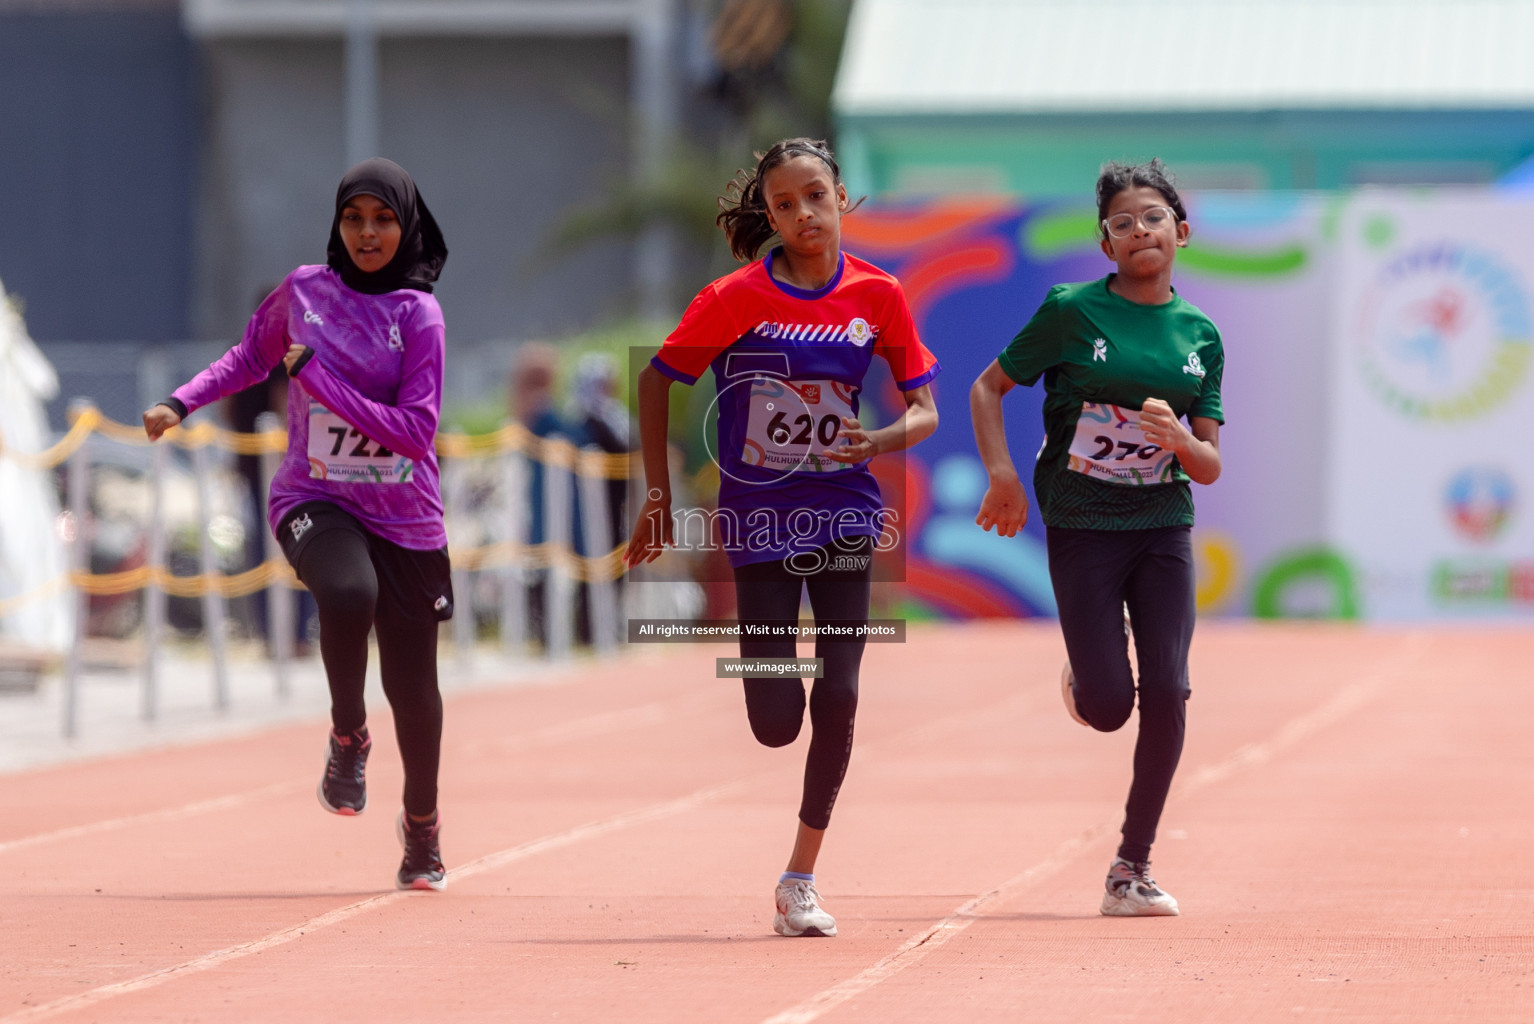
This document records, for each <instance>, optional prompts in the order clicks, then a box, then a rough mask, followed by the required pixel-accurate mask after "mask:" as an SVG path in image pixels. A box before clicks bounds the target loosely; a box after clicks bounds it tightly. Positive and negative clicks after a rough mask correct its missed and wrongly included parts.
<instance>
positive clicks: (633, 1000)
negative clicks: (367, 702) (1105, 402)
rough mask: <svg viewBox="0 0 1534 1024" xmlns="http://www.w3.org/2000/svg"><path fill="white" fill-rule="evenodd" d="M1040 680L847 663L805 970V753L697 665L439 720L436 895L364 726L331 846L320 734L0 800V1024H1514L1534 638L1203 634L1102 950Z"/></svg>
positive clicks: (1071, 742)
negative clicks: (1149, 880)
mask: <svg viewBox="0 0 1534 1024" xmlns="http://www.w3.org/2000/svg"><path fill="white" fill-rule="evenodd" d="M1061 652H1062V646H1061V643H1060V641H1059V639H1058V636H1057V634H1056V632H1055V630H1054V629H1053V628H1052V627H1051V626H1049V625H1037V624H1036V625H1019V624H992V625H977V626H969V627H953V628H932V629H914V630H913V631H912V635H911V638H910V642H909V643H907V644H905V645H900V646H897V645H876V646H870V647H869V649H868V656H867V658H866V660H865V665H864V676H863V699H862V705H861V708H860V710H859V723H858V747H857V750H856V751H855V754H854V759H853V765H852V769H851V772H850V773H849V776H848V780H847V783H846V786H845V787H844V789H843V791H842V796H841V800H840V804H839V806H838V808H837V814H836V818H835V820H834V822H833V824H832V830H831V832H830V834H829V836H828V837H827V842H826V847H825V851H824V853H823V854H822V857H821V863H820V866H819V870H818V875H819V878H820V887H821V890H822V892H823V893H824V894H825V896H826V899H827V906H828V908H829V909H830V910H831V911H832V912H833V913H834V914H836V916H837V919H838V923H839V926H840V929H841V935H840V937H838V938H835V939H829V940H813V939H798V940H791V939H783V938H779V937H777V936H775V935H773V934H772V932H771V905H770V894H771V890H772V886H773V884H774V882H775V881H776V877H777V873H778V871H779V870H780V869H781V868H782V865H783V861H784V860H785V858H786V856H787V852H788V846H789V844H790V842H791V839H792V835H793V828H794V817H793V816H794V810H795V808H796V807H797V803H798V795H797V794H798V789H799V775H800V771H801V769H802V766H803V759H804V743H805V737H801V738H800V740H799V742H798V743H796V744H795V745H794V746H793V747H791V748H788V749H786V750H767V749H764V748H761V747H759V746H757V745H756V744H755V743H754V742H753V741H752V740H751V737H750V732H749V730H748V728H747V726H746V722H745V713H744V708H743V706H742V702H741V698H740V696H739V690H738V683H735V682H733V681H727V680H715V679H714V678H713V659H714V658H715V657H717V656H724V655H728V654H730V653H732V652H731V651H730V649H729V648H728V647H724V646H704V647H688V648H671V649H667V650H665V651H663V652H661V653H658V654H655V655H654V656H646V657H634V658H631V659H629V660H625V661H621V662H616V663H610V664H606V665H601V666H595V665H594V666H593V667H592V669H591V670H590V671H589V672H588V673H586V674H584V675H581V676H579V677H577V678H576V679H574V680H573V681H566V682H562V683H560V684H558V685H554V686H547V687H521V688H516V689H505V690H498V691H492V692H483V693H478V694H474V695H469V696H461V697H458V698H456V699H454V700H453V701H451V702H450V703H449V706H448V718H447V737H446V743H445V749H446V760H445V764H444V770H443V786H442V791H443V811H444V816H445V824H444V831H443V838H444V853H445V854H446V858H447V861H448V864H449V866H450V868H452V869H453V874H452V875H451V876H450V880H449V886H448V890H447V892H446V893H442V894H434V893H395V892H394V891H393V889H392V882H393V872H394V869H395V867H396V866H397V864H398V857H399V853H398V849H397V847H396V845H395V840H394V837H393V815H394V813H395V810H396V806H395V800H396V798H397V797H396V794H397V793H398V792H399V785H400V774H399V765H398V757H397V755H396V753H395V750H394V748H393V745H392V742H391V740H390V736H389V729H388V728H387V727H386V723H385V721H384V719H383V713H382V709H378V712H377V713H375V718H374V723H373V735H374V737H375V744H374V753H373V759H372V762H371V764H370V766H369V768H370V780H369V781H370V789H371V793H372V798H373V803H372V805H371V809H370V810H369V812H368V813H367V814H366V815H364V816H362V817H360V818H338V817H333V816H331V815H327V814H325V813H323V812H322V811H321V810H320V808H319V806H318V804H317V803H316V801H315V799H314V795H313V788H314V786H315V783H316V781H317V779H318V774H319V767H320V759H321V751H322V747H323V736H324V726H323V724H320V723H315V724H311V725H308V726H305V727H302V728H295V727H284V728H281V729H277V730H274V731H269V732H266V733H262V734H260V735H257V736H252V737H248V738H242V739H238V740H232V741H230V740H226V741H221V742H217V743H211V744H204V745H200V746H196V747H187V748H180V749H174V750H166V751H160V752H156V753H152V754H139V755H134V756H131V757H123V758H118V759H112V760H105V761H97V762H92V763H87V764H76V765H71V766H66V767H62V768H55V769H49V770H45V771H35V772H30V773H24V774H19V775H14V776H10V777H8V778H6V780H5V783H6V794H7V796H6V803H5V807H6V813H5V815H4V816H3V819H0V878H3V881H0V893H3V896H0V935H3V947H0V948H3V951H4V956H3V958H0V1021H3V1022H11V1021H21V1020H60V1021H147V1020H157V1021H158V1020H176V1021H246V1020H249V1021H302V1020H313V1019H319V1018H321V1016H322V1015H323V1016H324V1017H325V1018H326V1019H344V1020H357V1021H367V1022H369V1024H389V1022H396V1021H424V1020H440V1021H459V1020H487V1021H490V1020H493V1021H510V1020H543V1019H554V1018H558V1019H561V1020H574V1021H609V1020H625V1021H627V1020H641V1021H767V1020H772V1021H776V1022H787V1021H812V1020H825V1021H828V1022H831V1021H854V1020H855V1021H881V1022H882V1021H927V1020H966V1021H968V1020H997V1021H1001V1020H1023V1019H1026V1020H1028V1021H1031V1022H1032V1021H1069V1022H1072V1024H1079V1022H1097V1021H1118V1020H1123V1021H1131V1020H1132V1021H1136V1022H1155V1021H1168V1022H1171V1021H1176V1022H1180V1024H1182V1022H1193V1021H1218V1022H1221V1024H1225V1022H1233V1021H1292V1020H1333V1021H1391V1022H1395V1021H1433V1022H1443V1021H1475V1022H1484V1021H1528V1020H1534V966H1531V965H1534V938H1531V935H1534V882H1531V877H1534V875H1531V872H1530V867H1529V865H1530V863H1531V858H1530V855H1529V852H1530V851H1531V850H1534V820H1531V815H1530V813H1529V794H1530V793H1531V792H1534V749H1531V741H1530V739H1529V737H1530V724H1531V723H1534V685H1531V682H1534V680H1531V676H1530V666H1531V665H1534V637H1531V635H1530V634H1529V633H1528V632H1527V631H1524V632H1518V631H1513V630H1504V631H1471V630H1455V631H1440V632H1423V631H1413V632H1407V631H1398V632H1389V631H1373V630H1353V629H1345V628H1335V627H1308V628H1307V627H1295V626H1275V627H1261V626H1242V625H1225V624H1205V625H1203V626H1201V627H1200V632H1199V636H1198V639H1197V640H1196V641H1195V645H1194V665H1193V687H1194V697H1193V702H1192V704H1191V705H1190V708H1189V716H1188V720H1189V738H1188V745H1187V749H1186V752H1185V754H1184V758H1183V768H1182V771H1181V773H1180V775H1179V782H1178V788H1177V790H1176V791H1175V792H1174V795H1173V797H1172V800H1171V803H1170V805H1169V807H1168V809H1167V814H1166V817H1165V819H1164V821H1163V833H1162V839H1161V841H1160V842H1159V844H1158V846H1157V849H1156V851H1155V864H1156V875H1157V878H1158V879H1159V880H1160V881H1161V882H1162V884H1163V885H1165V886H1166V888H1167V889H1168V890H1170V891H1171V892H1173V893H1175V894H1176V895H1177V897H1178V899H1179V900H1180V901H1181V903H1182V907H1183V916H1182V917H1181V918H1175V919H1152V920H1110V919H1107V918H1103V917H1100V916H1098V914H1097V902H1098V898H1099V893H1100V885H1101V879H1102V875H1103V873H1104V870H1105V869H1106V867H1107V863H1108V860H1109V859H1110V857H1111V855H1112V852H1113V849H1114V846H1115V845H1116V839H1117V836H1116V829H1117V827H1118V822H1119V813H1120V808H1121V805H1122V801H1123V797H1124V794H1125V791H1126V788H1127V784H1128V773H1129V756H1130V748H1131V745H1132V742H1133V735H1132V729H1126V730H1124V731H1122V732H1120V733H1117V734H1114V735H1111V736H1104V735H1099V734H1096V733H1093V732H1090V731H1088V730H1086V729H1083V728H1081V727H1080V726H1077V725H1075V724H1074V723H1072V722H1071V721H1070V720H1069V719H1067V718H1066V716H1065V714H1064V712H1063V710H1061V708H1060V707H1059V700H1058V697H1057V695H1056V683H1055V680H1056V678H1057V672H1058V666H1059V664H1060V660H1061ZM646 653H647V654H648V653H651V652H646Z"/></svg>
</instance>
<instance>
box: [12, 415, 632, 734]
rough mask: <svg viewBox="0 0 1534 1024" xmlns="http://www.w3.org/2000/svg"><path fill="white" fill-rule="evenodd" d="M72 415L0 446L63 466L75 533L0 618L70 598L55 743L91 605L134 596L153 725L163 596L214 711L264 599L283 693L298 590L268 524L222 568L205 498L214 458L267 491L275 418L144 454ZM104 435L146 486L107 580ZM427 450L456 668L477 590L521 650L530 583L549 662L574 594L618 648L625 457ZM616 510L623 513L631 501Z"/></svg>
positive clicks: (451, 443) (539, 442)
mask: <svg viewBox="0 0 1534 1024" xmlns="http://www.w3.org/2000/svg"><path fill="white" fill-rule="evenodd" d="M68 419H69V429H68V431H67V432H66V433H65V434H64V436H63V437H62V438H61V439H60V440H59V441H58V442H57V443H56V444H54V445H53V446H52V447H51V448H49V449H47V450H46V451H42V452H35V453H25V452H18V451H14V450H9V449H6V448H5V447H4V445H3V439H0V458H8V459H12V460H15V461H17V462H18V463H20V464H21V465H23V466H25V467H30V468H33V469H37V470H51V471H55V472H57V471H58V470H59V469H60V468H62V470H63V492H64V505H65V508H66V510H67V512H66V514H67V517H68V521H69V522H70V523H71V524H72V525H73V538H72V543H71V545H70V563H69V570H68V571H67V572H66V573H63V574H61V575H60V576H59V577H57V578H56V579H53V580H49V581H47V582H46V583H44V584H42V585H41V586H37V587H34V588H33V589H32V590H31V591H29V592H27V593H24V594H18V595H15V596H12V597H9V598H4V599H0V618H3V617H4V616H6V615H7V614H10V613H11V612H12V611H14V610H16V609H17V608H19V607H21V606H23V605H25V604H27V603H28V602H34V601H40V600H45V599H48V598H50V597H56V596H57V595H59V594H61V593H65V592H68V593H71V595H72V600H73V603H74V640H73V642H72V643H71V644H70V649H69V653H68V655H67V658H66V661H65V665H64V701H63V723H62V728H63V731H64V734H65V735H66V736H73V735H75V734H76V732H77V730H78V727H79V701H80V681H81V677H82V672H83V663H82V659H83V651H84V640H85V639H86V631H87V628H88V623H89V601H90V599H91V598H92V597H93V596H97V597H100V596H105V595H124V594H131V593H134V592H142V601H143V623H142V632H143V651H144V657H143V665H142V668H143V683H142V686H143V690H142V694H143V701H142V710H143V715H144V717H145V718H149V719H152V718H154V717H155V715H156V713H157V708H158V700H159V697H158V693H159V679H160V669H161V660H162V646H163V638H164V635H165V632H166V608H167V601H168V599H170V598H173V597H182V598H196V599H198V600H199V601H200V603H201V612H202V616H201V617H202V622H203V629H204V634H205V637H206V641H207V643H208V646H209V650H210V654H211V657H212V663H213V702H214V705H215V707H217V708H219V709H223V708H226V707H227V705H228V702H229V680H228V652H227V648H226V635H227V622H228V614H227V609H226V605H227V602H228V601H229V600H231V599H233V598H237V597H241V596H244V595H253V594H257V593H263V592H264V595H265V602H266V615H267V623H268V632H269V638H270V644H269V653H270V657H271V665H272V672H273V679H274V684H275V687H276V692H277V694H278V695H279V696H280V697H283V696H286V695H287V693H288V688H289V666H290V662H291V660H292V658H293V656H294V641H295V614H294V605H293V601H292V599H291V598H289V597H288V594H289V592H290V591H292V590H297V589H301V588H302V584H300V583H299V582H298V580H297V579H296V578H295V577H294V575H293V572H292V570H291V569H290V568H289V566H288V564H287V562H286V560H285V559H284V558H283V556H282V554H281V552H280V550H279V549H278V547H277V542H276V540H275V538H273V537H272V536H271V534H270V531H268V530H266V529H265V526H264V523H261V524H257V528H258V529H260V530H261V531H262V533H263V534H264V535H265V538H266V540H265V548H264V559H263V560H262V561H261V562H260V563H259V564H257V565H255V566H254V567H253V568H250V569H247V570H245V571H242V572H233V573H231V572H226V571H224V569H223V568H222V567H221V565H220V558H219V554H218V550H217V545H216V544H215V538H214V532H215V530H214V525H215V520H216V518H217V517H216V516H215V514H214V500H213V495H212V488H213V485H214V481H215V478H216V476H217V474H216V473H215V471H214V460H215V458H216V457H218V458H224V459H227V458H229V457H230V456H232V455H235V454H239V455H253V456H258V457H259V458H260V462H261V468H262V474H261V475H262V485H263V486H262V493H263V494H265V493H267V491H268V490H269V488H270V483H271V479H272V476H273V475H274V474H275V472H276V470H277V467H278V465H279V464H280V462H281V459H282V456H283V453H284V452H285V451H286V450H287V436H286V433H285V431H284V430H283V429H282V426H281V424H280V422H279V421H278V419H277V417H276V416H275V415H274V414H271V413H267V414H264V415H263V417H262V419H261V420H260V421H258V428H257V431H256V432H255V433H249V434H246V433H238V432H234V431H230V430H226V429H223V428H221V427H218V426H216V425H213V424H211V423H200V424H197V425H195V426H191V427H178V428H175V429H173V430H171V431H168V432H167V433H166V435H165V438H164V440H163V441H162V443H160V444H156V445H152V446H151V445H150V444H149V442H148V440H147V438H146V437H145V435H144V432H143V430H142V429H141V428H139V427H136V426H128V425H126V424H123V423H120V422H117V421H114V420H112V419H110V418H108V417H106V416H105V415H103V414H102V412H101V410H100V409H98V408H97V407H96V406H95V405H94V404H91V403H89V402H85V401H79V400H77V401H76V402H74V403H72V404H71V406H70V408H69V411H68ZM103 440H104V441H106V442H108V443H110V444H112V445H118V446H128V447H130V448H135V449H139V450H140V451H139V458H138V459H136V460H134V461H136V462H138V463H139V464H140V465H141V466H142V471H143V472H144V474H145V475H146V476H147V484H148V487H149V490H150V500H149V509H148V515H147V518H146V522H145V526H144V529H145V533H146V536H145V538H144V541H145V544H144V547H145V555H144V558H143V560H142V562H143V564H141V565H137V566H135V567H133V568H128V569H122V570H119V571H111V572H99V571H92V569H91V562H90V553H91V550H92V538H93V531H94V530H95V528H96V516H95V515H94V514H93V509H92V503H91V476H92V471H93V465H97V464H100V462H101V461H102V460H101V459H100V456H99V455H97V454H93V453H97V452H98V445H97V444H96V443H87V442H98V441H103ZM172 446H174V447H175V448H178V449H180V450H181V451H183V452H184V453H185V455H186V456H187V457H189V458H190V461H191V471H192V477H193V478H194V482H195V506H196V509H195V516H194V520H195V523H196V551H197V555H196V566H197V571H196V572H195V573H192V574H186V573H181V574H176V573H173V572H172V571H171V559H169V558H168V556H167V531H166V528H165V527H166V519H167V509H166V488H167V481H169V480H170V479H171V473H170V472H169V468H170V460H171V459H172V458H173V453H172ZM436 447H437V453H438V456H439V459H440V460H441V466H442V479H443V500H444V511H445V518H446V520H447V525H448V533H449V543H450V549H451V551H452V556H453V562H454V566H453V586H454V590H455V592H456V593H457V594H458V595H459V598H458V613H457V614H456V615H455V616H454V619H453V626H452V637H453V641H454V647H455V648H456V655H457V657H458V658H460V659H467V658H470V657H472V651H473V650H474V648H475V645H476V641H477V636H476V634H477V631H478V628H479V618H480V616H479V615H478V613H477V611H476V601H475V594H476V593H477V591H478V590H479V589H480V588H479V586H478V585H479V584H481V583H482V582H487V581H488V582H489V583H491V584H492V586H493V588H494V589H495V590H496V591H497V592H498V594H499V609H498V616H496V618H498V632H499V636H500V643H501V644H502V646H503V647H504V648H506V649H507V650H508V651H509V652H524V651H526V650H528V649H530V646H531V645H530V643H529V641H530V630H529V622H530V614H529V607H528V593H529V587H528V584H529V581H532V580H537V581H538V582H539V583H540V584H541V588H540V589H541V593H542V597H543V603H544V607H545V609H546V615H545V616H544V617H543V619H542V620H541V624H542V629H541V630H540V632H541V634H542V649H543V650H544V652H545V653H546V654H547V655H548V656H550V657H554V658H558V657H563V656H565V655H567V654H568V653H569V652H570V651H571V649H572V647H573V646H574V644H575V635H576V604H577V602H576V597H577V593H578V591H580V590H582V589H584V591H585V600H584V602H583V606H584V608H585V609H586V618H587V620H588V621H589V637H590V644H591V646H592V647H593V648H594V649H595V650H596V651H598V652H604V653H606V652H611V651H612V650H614V649H615V648H616V646H617V644H618V643H619V640H620V634H619V629H620V621H619V601H618V593H617V580H618V579H619V577H620V576H621V574H622V564H621V548H620V547H615V548H612V549H611V550H605V548H606V546H607V544H606V540H607V539H611V538H613V537H615V535H616V534H615V529H614V527H615V524H614V523H613V521H612V519H611V507H610V504H609V499H608V486H609V482H610V481H613V480H623V481H628V482H629V483H630V485H632V483H633V481H634V479H635V477H636V472H635V469H636V466H635V458H636V457H635V456H634V455H630V454H616V455H614V454H608V453H604V452H601V451H597V450H595V449H577V448H576V447H575V446H574V445H572V444H571V443H569V442H568V441H565V440H562V439H542V438H539V437H536V436H534V435H532V434H531V433H529V432H528V431H527V430H526V429H525V428H523V427H522V426H520V425H518V424H509V425H507V426H505V427H503V428H501V429H500V430H497V431H495V432H493V433H489V434H482V435H466V434H459V433H444V434H440V435H438V437H437V444H436ZM145 448H147V451H143V449H145ZM145 456H147V461H146V460H145V459H144V457H145ZM535 464H536V467H537V469H538V470H539V471H541V473H542V474H543V477H544V486H543V488H542V494H543V499H542V500H543V508H542V510H541V511H542V521H543V525H544V531H543V532H544V535H543V537H542V539H541V540H538V541H536V542H535V541H532V540H530V539H529V527H530V524H531V522H532V518H533V517H532V515H531V513H532V510H531V508H530V507H529V502H528V492H529V487H528V481H529V474H530V473H531V472H532V471H533V469H534V466H535ZM628 507H630V508H632V507H634V506H633V503H632V502H630V503H629V505H628ZM263 518H264V517H263ZM577 521H578V522H579V530H580V533H581V535H582V536H583V537H585V538H589V539H590V540H589V541H588V543H586V544H585V545H583V546H584V547H586V548H587V549H588V550H590V551H594V552H596V553H583V552H582V551H580V550H578V545H577V544H576V541H575V533H576V523H577Z"/></svg>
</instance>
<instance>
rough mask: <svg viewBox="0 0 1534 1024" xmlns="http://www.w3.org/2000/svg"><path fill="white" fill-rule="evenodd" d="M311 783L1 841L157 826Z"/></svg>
mask: <svg viewBox="0 0 1534 1024" xmlns="http://www.w3.org/2000/svg"><path fill="white" fill-rule="evenodd" d="M307 785H308V784H307V783H299V782H279V783H276V784H274V785H271V786H263V787H262V788H260V789H252V790H248V791H246V792H244V793H231V794H229V795H228V796H220V797H214V798H213V799H211V800H198V801H195V802H194V803H189V804H182V805H181V806H180V807H166V808H163V809H161V810H158V811H148V812H146V813H144V814H129V815H125V816H123V817H121V818H107V819H104V820H102V821H93V822H90V823H88V824H85V825H71V826H69V827H68V828H61V829H56V830H54V831H52V832H39V833H37V834H36V835H30V836H22V837H21V838H20V839H9V840H6V841H5V842H0V853H9V852H10V851H12V850H20V849H24V848H26V847H28V846H38V845H40V844H42V843H54V842H59V841H61V840H64V839H78V838H80V837H81V836H94V835H98V834H100V833H102V832H115V831H117V830H118V829H123V828H130V827H132V826H135V825H157V824H160V823H162V822H167V821H175V820H177V819H178V818H190V817H193V816H195V815H198V814H210V813H213V812H215V811H226V810H228V809H230V808H231V807H239V806H240V805H242V804H248V803H252V802H254V801H257V800H264V799H266V798H267V797H272V796H281V795H283V794H285V793H288V792H297V791H298V790H300V789H304V788H306V787H307Z"/></svg>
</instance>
